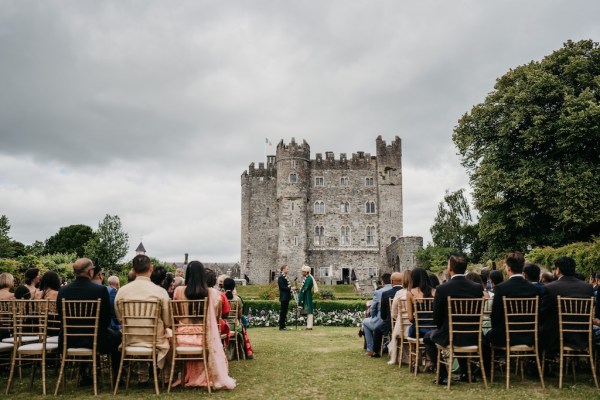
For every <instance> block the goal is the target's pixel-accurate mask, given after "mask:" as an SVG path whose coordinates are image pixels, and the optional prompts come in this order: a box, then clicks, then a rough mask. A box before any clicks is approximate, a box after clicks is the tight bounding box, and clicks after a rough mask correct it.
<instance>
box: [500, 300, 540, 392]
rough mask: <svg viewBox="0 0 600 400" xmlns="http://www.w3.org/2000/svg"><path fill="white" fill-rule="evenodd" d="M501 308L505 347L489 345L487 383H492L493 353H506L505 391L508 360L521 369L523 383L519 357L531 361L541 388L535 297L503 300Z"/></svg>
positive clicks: (508, 372) (537, 301)
mask: <svg viewBox="0 0 600 400" xmlns="http://www.w3.org/2000/svg"><path fill="white" fill-rule="evenodd" d="M502 301H503V305H504V324H505V332H506V346H492V367H491V368H492V370H491V371H490V382H491V383H494V369H495V365H496V364H498V361H499V360H497V359H496V351H498V350H499V351H505V352H506V388H507V389H509V388H510V364H511V359H512V358H516V359H517V370H518V369H519V365H520V367H521V380H523V358H531V357H533V358H535V362H536V366H537V369H538V373H539V376H540V382H541V384H542V389H543V388H544V374H543V372H542V367H541V364H540V358H539V354H538V348H539V347H538V310H539V309H538V303H539V296H536V297H533V298H507V297H504V298H503V299H502Z"/></svg>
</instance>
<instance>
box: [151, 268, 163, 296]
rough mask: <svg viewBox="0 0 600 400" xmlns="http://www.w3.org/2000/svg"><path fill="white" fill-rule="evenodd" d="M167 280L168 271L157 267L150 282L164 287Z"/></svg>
mask: <svg viewBox="0 0 600 400" xmlns="http://www.w3.org/2000/svg"><path fill="white" fill-rule="evenodd" d="M165 279H167V270H166V269H165V268H164V267H156V268H154V270H153V271H152V275H150V280H151V281H152V283H154V284H155V285H157V286H160V287H162V288H164V289H165V290H166V288H165V287H164V283H165Z"/></svg>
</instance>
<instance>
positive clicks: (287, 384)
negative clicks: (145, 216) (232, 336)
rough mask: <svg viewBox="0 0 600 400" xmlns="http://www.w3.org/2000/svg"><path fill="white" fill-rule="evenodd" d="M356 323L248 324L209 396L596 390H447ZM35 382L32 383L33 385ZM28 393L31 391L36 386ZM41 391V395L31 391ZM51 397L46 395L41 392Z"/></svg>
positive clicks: (19, 392)
mask: <svg viewBox="0 0 600 400" xmlns="http://www.w3.org/2000/svg"><path fill="white" fill-rule="evenodd" d="M356 333H357V328H325V327H316V328H315V330H314V331H304V330H298V331H295V330H294V329H293V327H292V328H291V330H289V331H286V332H279V331H278V330H277V329H276V328H256V329H251V330H250V331H249V334H250V339H251V341H252V344H253V347H254V349H255V351H256V358H255V359H254V360H248V361H240V362H237V361H233V362H231V363H230V373H231V375H232V376H233V377H234V378H236V379H237V381H238V387H237V388H236V389H235V390H233V391H231V392H217V393H213V394H212V395H211V398H213V399H245V400H248V399H259V398H262V399H388V398H389V399H391V398H396V399H397V398H405V399H411V400H413V399H415V400H416V399H428V400H430V399H443V398H456V399H482V398H494V399H519V400H521V399H530V398H533V399H537V398H560V399H564V398H578V399H593V398H599V392H598V391H597V390H596V389H595V388H594V387H593V386H592V384H591V379H590V376H589V375H588V374H583V373H581V374H578V383H577V384H576V385H572V384H571V378H570V377H569V378H567V379H566V381H565V382H566V383H567V385H566V387H565V388H564V389H563V390H558V383H557V380H556V379H548V381H547V382H546V384H547V385H546V386H547V389H546V390H545V391H544V390H542V389H541V387H540V385H539V383H538V382H536V381H534V380H528V379H526V380H525V382H520V381H519V379H516V378H515V379H514V380H513V382H514V385H513V388H511V390H509V391H506V390H505V389H504V380H503V379H502V377H501V378H499V380H498V381H497V382H496V383H495V384H494V385H492V386H491V389H489V390H488V391H485V390H484V389H483V384H482V383H481V382H478V383H474V384H471V385H469V384H464V383H463V384H456V385H453V387H452V390H451V392H450V393H448V392H447V391H446V389H445V388H442V387H438V386H435V385H433V384H432V381H433V378H434V377H433V375H431V374H419V375H418V376H417V378H414V377H413V376H412V375H409V374H408V370H407V369H406V367H403V368H402V369H401V370H399V369H398V367H397V366H394V367H392V366H389V365H387V364H386V361H387V360H386V359H385V358H383V359H371V358H368V357H365V356H363V355H362V354H363V351H362V339H359V338H358V336H357V335H356ZM2 380H3V381H4V382H2V384H0V390H2V395H1V396H0V397H1V398H16V399H30V398H31V397H32V393H30V392H28V390H27V384H26V383H25V382H23V383H22V384H18V385H17V387H16V388H15V390H14V391H13V393H12V394H11V396H8V397H5V396H4V389H5V381H6V380H5V377H4V376H3V378H2ZM55 382H56V377H55V376H53V375H52V374H50V376H49V388H50V387H51V388H52V390H53V389H54V384H55ZM38 388H39V386H38ZM35 390H36V391H35V392H34V395H36V397H38V396H37V394H38V393H40V392H41V390H40V391H39V392H38V391H37V388H36V389H35ZM99 392H100V393H99V396H98V398H109V397H112V396H111V395H110V393H109V388H108V386H107V385H106V386H103V387H102V388H101V389H100V391H99ZM90 393H91V389H89V390H88V389H85V390H74V389H73V387H72V385H69V388H68V390H67V394H66V395H65V396H63V397H64V398H78V399H79V398H93V396H89V394H90ZM39 397H41V396H39ZM118 397H121V398H127V399H147V398H151V397H154V395H153V392H152V389H151V388H147V389H138V388H136V387H135V384H134V385H133V388H130V390H129V392H128V393H127V395H126V394H125V392H124V391H122V392H120V395H119V396H118ZM160 397H161V398H165V399H168V398H178V399H197V398H199V397H205V398H208V394H207V392H206V391H205V390H192V389H185V390H182V389H175V390H174V392H172V393H171V394H170V395H167V394H162V395H161V396H160ZM49 398H52V397H49Z"/></svg>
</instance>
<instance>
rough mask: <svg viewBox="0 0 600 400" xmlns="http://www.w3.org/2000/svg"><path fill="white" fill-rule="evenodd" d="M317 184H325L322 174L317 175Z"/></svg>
mask: <svg viewBox="0 0 600 400" xmlns="http://www.w3.org/2000/svg"><path fill="white" fill-rule="evenodd" d="M315 186H325V179H323V177H322V176H316V177H315Z"/></svg>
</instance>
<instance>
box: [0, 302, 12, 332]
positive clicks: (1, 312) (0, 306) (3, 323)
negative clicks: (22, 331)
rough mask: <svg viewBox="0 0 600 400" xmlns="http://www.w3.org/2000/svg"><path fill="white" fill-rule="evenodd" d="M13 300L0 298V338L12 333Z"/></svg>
mask: <svg viewBox="0 0 600 400" xmlns="http://www.w3.org/2000/svg"><path fill="white" fill-rule="evenodd" d="M14 304H15V301H14V300H0V339H2V338H5V337H9V336H11V335H12V333H13V309H14Z"/></svg>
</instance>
